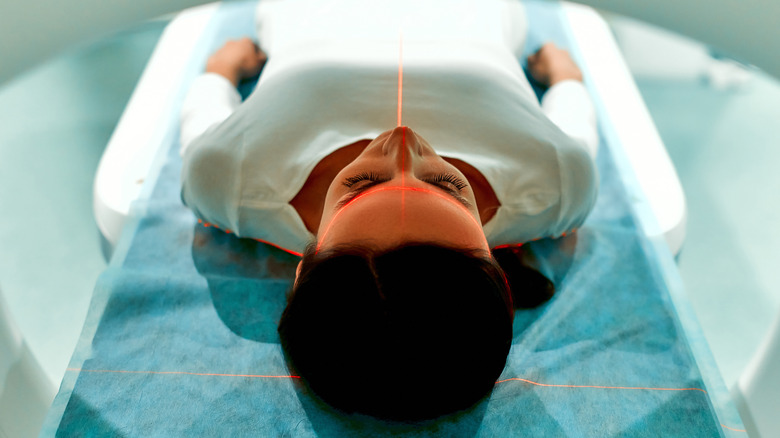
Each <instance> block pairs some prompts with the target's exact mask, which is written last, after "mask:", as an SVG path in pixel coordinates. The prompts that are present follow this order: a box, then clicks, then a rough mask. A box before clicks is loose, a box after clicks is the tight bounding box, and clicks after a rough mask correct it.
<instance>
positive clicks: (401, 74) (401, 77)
mask: <svg viewBox="0 0 780 438" xmlns="http://www.w3.org/2000/svg"><path fill="white" fill-rule="evenodd" d="M403 101H404V32H403V29H401V30H399V31H398V126H399V127H400V126H402V123H403V118H402V113H403ZM401 148H402V150H401V154H402V155H401V187H406V179H405V173H404V171H405V170H406V127H404V128H403V136H402V137H401ZM405 206H406V193H405V192H401V227H402V228H403V226H404V218H405V213H406V209H405V208H404V207H405Z"/></svg>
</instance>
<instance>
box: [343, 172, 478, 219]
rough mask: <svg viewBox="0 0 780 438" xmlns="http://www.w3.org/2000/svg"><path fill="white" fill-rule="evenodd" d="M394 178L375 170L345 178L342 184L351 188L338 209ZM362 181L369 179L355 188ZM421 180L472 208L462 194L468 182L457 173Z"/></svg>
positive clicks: (432, 176) (442, 174)
mask: <svg viewBox="0 0 780 438" xmlns="http://www.w3.org/2000/svg"><path fill="white" fill-rule="evenodd" d="M391 179H392V178H389V177H386V176H383V175H378V174H375V173H373V172H363V173H360V174H357V175H354V176H351V177H347V178H345V179H344V181H343V182H342V184H343V185H344V186H346V187H349V188H351V189H352V190H350V191H349V193H347V194H346V195H345V196H344V197H343V198H342V199H341V200H339V202H338V203H337V204H336V210H338V209H340V208H342V207H343V206H345V205H347V204H348V203H349V202H350V201H352V200H353V199H355V198H357V197H358V196H359V195H360V194H361V193H364V192H365V191H366V190H368V189H370V188H372V187H375V186H378V185H380V184H382V183H385V182H388V181H390V180H391ZM362 181H368V182H367V183H365V184H360V185H359V186H358V187H357V188H354V187H355V186H356V185H358V183H360V182H362ZM421 181H423V182H425V183H428V184H430V185H432V186H434V187H436V188H438V189H440V190H442V191H444V192H445V193H446V194H448V195H450V196H451V197H452V198H454V199H455V200H456V201H458V202H460V203H461V204H463V206H464V207H466V208H471V203H470V202H469V201H468V200H467V199H466V198H465V197H464V196H463V195H462V194H461V191H462V190H463V189H465V188H466V187H468V184H467V183H466V182H465V181H464V180H463V179H462V178H460V177H458V176H457V175H454V174H451V173H440V174H435V175H431V176H428V177H424V178H421Z"/></svg>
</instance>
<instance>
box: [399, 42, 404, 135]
mask: <svg viewBox="0 0 780 438" xmlns="http://www.w3.org/2000/svg"><path fill="white" fill-rule="evenodd" d="M403 84H404V32H403V30H399V31H398V126H401V120H402V119H401V108H402V107H403V105H402V103H403V95H404V89H403Z"/></svg>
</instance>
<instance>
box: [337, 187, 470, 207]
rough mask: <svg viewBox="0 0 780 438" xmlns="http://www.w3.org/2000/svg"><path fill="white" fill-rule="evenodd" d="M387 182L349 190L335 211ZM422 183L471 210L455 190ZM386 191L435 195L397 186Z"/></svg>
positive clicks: (464, 199) (424, 190)
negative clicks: (393, 190)
mask: <svg viewBox="0 0 780 438" xmlns="http://www.w3.org/2000/svg"><path fill="white" fill-rule="evenodd" d="M388 181H389V180H377V181H370V182H369V183H367V184H363V185H362V186H360V187H358V188H357V189H354V190H351V191H350V192H349V194H348V196H347V197H345V198H343V199H341V200H340V201H339V202H338V203H336V210H341V209H342V208H343V207H345V206H346V205H347V204H349V203H350V202H352V201H354V200H356V199H357V198H360V197H361V196H362V195H363V194H365V192H366V191H368V190H369V189H370V188H372V187H376V186H378V185H380V184H384V183H386V182H388ZM423 182H424V183H426V184H429V185H432V186H433V187H435V188H437V189H439V190H440V191H443V192H444V193H446V194H447V195H449V197H451V198H453V199H454V200H456V201H458V202H459V203H460V204H461V205H463V206H464V207H466V208H467V209H469V208H471V203H470V202H469V201H468V200H467V199H466V198H465V197H463V195H461V194H460V193H458V192H456V191H455V190H453V189H450V188H446V187H442V186H440V185H438V184H435V183H432V182H428V181H423ZM388 189H395V190H408V191H412V192H428V193H436V192H432V191H430V190H428V189H418V188H414V187H401V186H398V187H394V188H388Z"/></svg>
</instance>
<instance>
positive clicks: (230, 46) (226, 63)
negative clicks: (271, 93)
mask: <svg viewBox="0 0 780 438" xmlns="http://www.w3.org/2000/svg"><path fill="white" fill-rule="evenodd" d="M266 60H268V56H267V55H266V54H265V52H263V51H262V50H260V48H259V47H257V45H256V44H255V43H254V42H253V41H252V40H251V39H249V38H241V39H240V40H230V41H228V42H226V43H225V45H223V46H222V47H221V48H220V49H219V50H217V51H216V52H214V54H213V55H211V56H210V57H209V60H208V62H206V72H207V73H217V74H219V75H221V76H224V77H225V78H227V80H229V81H230V82H232V83H233V85H235V86H238V83H239V82H240V81H241V80H242V79H246V78H250V77H252V76H254V75H256V74H258V73H259V72H260V69H261V68H263V64H265V61H266Z"/></svg>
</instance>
